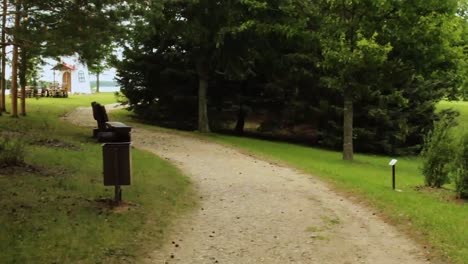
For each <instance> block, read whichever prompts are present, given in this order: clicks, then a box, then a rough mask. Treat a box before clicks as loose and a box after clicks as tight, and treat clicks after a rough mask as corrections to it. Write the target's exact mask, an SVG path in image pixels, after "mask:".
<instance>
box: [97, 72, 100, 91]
mask: <svg viewBox="0 0 468 264" xmlns="http://www.w3.org/2000/svg"><path fill="white" fill-rule="evenodd" d="M99 75H101V73H100V72H96V93H99V87H100V86H101V84H100V81H99Z"/></svg>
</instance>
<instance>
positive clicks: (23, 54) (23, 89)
mask: <svg viewBox="0 0 468 264" xmlns="http://www.w3.org/2000/svg"><path fill="white" fill-rule="evenodd" d="M27 60H28V58H27V54H26V50H25V49H24V48H21V65H20V71H19V80H20V86H21V115H22V116H26V86H27V80H26V71H27V68H28V61H27Z"/></svg>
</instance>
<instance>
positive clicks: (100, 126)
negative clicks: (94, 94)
mask: <svg viewBox="0 0 468 264" xmlns="http://www.w3.org/2000/svg"><path fill="white" fill-rule="evenodd" d="M91 107H92V109H93V117H94V120H96V123H97V128H96V129H93V137H94V138H97V139H98V141H99V142H130V141H131V136H130V132H131V130H132V127H131V126H128V125H126V124H124V123H122V122H109V117H108V116H107V111H106V108H105V107H104V106H103V105H101V104H99V103H97V102H92V103H91Z"/></svg>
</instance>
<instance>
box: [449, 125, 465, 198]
mask: <svg viewBox="0 0 468 264" xmlns="http://www.w3.org/2000/svg"><path fill="white" fill-rule="evenodd" d="M453 160H454V161H453V164H452V173H451V175H452V179H453V182H454V183H455V191H456V192H457V196H458V198H468V133H465V134H464V135H463V136H462V138H461V142H460V144H459V145H458V147H457V151H456V152H455V158H454V159H453Z"/></svg>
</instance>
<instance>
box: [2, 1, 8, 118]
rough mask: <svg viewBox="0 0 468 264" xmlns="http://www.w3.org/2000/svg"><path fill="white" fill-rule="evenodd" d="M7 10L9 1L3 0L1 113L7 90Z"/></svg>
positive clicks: (3, 108) (3, 110) (4, 109)
mask: <svg viewBox="0 0 468 264" xmlns="http://www.w3.org/2000/svg"><path fill="white" fill-rule="evenodd" d="M7 10H8V0H3V5H2V36H1V41H2V53H1V57H2V62H1V69H0V72H1V73H0V74H1V76H0V112H5V111H6V108H5V103H6V100H5V90H6V79H5V70H6V67H5V66H6V19H7Z"/></svg>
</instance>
